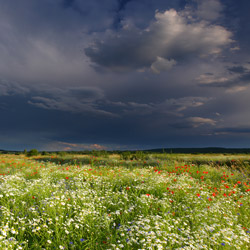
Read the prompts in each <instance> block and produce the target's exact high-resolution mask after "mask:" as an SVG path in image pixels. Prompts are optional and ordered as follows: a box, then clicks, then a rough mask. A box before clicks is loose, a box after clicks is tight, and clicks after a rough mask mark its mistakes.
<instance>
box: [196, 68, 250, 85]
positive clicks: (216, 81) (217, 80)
mask: <svg viewBox="0 0 250 250" xmlns="http://www.w3.org/2000/svg"><path fill="white" fill-rule="evenodd" d="M226 70H227V71H225V72H224V74H223V75H220V76H216V75H214V74H211V73H210V74H202V75H200V76H199V77H198V78H197V81H198V82H199V84H200V86H203V87H204V86H206V87H219V88H228V89H230V88H232V87H243V88H244V87H245V86H247V85H250V67H246V66H243V65H236V66H231V67H227V69H226Z"/></svg>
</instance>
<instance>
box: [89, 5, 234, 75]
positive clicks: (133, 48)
mask: <svg viewBox="0 0 250 250" xmlns="http://www.w3.org/2000/svg"><path fill="white" fill-rule="evenodd" d="M231 37H232V33H231V32H230V31H228V30H227V29H225V28H224V27H222V26H219V25H213V24H210V23H209V22H207V21H206V22H205V21H203V20H199V21H197V20H196V21H192V20H190V19H189V17H188V16H187V13H186V12H185V11H183V12H177V11H176V10H174V9H170V10H167V11H165V12H157V13H156V14H155V20H154V21H153V22H152V23H151V24H150V25H149V26H148V27H147V28H146V29H139V28H137V27H135V26H133V25H131V23H130V24H129V25H126V21H124V28H123V29H122V30H120V31H118V32H115V31H111V30H108V31H107V32H106V33H105V34H104V35H103V34H102V36H101V37H99V39H98V38H97V39H96V41H95V42H93V43H92V44H91V45H90V46H89V47H88V48H86V49H85V53H86V55H87V56H89V57H90V59H91V60H92V61H93V62H94V63H96V64H97V65H99V66H102V67H105V68H108V69H110V70H113V71H128V70H135V69H137V70H138V69H141V68H144V67H148V68H150V67H151V69H152V70H153V72H156V73H158V72H160V71H161V70H162V69H163V70H166V69H170V68H171V67H172V66H174V64H176V62H177V63H178V61H183V60H185V59H187V58H197V57H204V56H209V55H214V54H219V53H220V52H221V51H222V49H223V48H224V47H225V46H228V45H230V44H231V43H232V39H231Z"/></svg>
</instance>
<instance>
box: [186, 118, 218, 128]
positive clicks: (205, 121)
mask: <svg viewBox="0 0 250 250" xmlns="http://www.w3.org/2000/svg"><path fill="white" fill-rule="evenodd" d="M187 120H188V121H189V122H190V123H191V124H192V126H193V127H194V128H196V127H200V126H202V125H211V126H215V125H216V121H215V120H213V119H210V118H203V117H189V118H187Z"/></svg>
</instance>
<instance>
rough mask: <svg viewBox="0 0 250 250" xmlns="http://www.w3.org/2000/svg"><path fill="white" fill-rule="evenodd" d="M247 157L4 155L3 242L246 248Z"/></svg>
mask: <svg viewBox="0 0 250 250" xmlns="http://www.w3.org/2000/svg"><path fill="white" fill-rule="evenodd" d="M249 207H250V155H248V154H236V155H230V154H196V155H191V154H167V153H161V154H160V153H154V154H152V153H147V154H146V153H143V152H123V153H119V154H118V153H112V154H111V153H109V152H104V151H103V152H99V151H95V152H89V153H88V154H67V153H65V152H60V153H47V152H43V153H42V154H38V152H35V151H33V152H31V153H29V152H27V151H26V152H24V153H23V154H16V155H14V154H2V155H0V249H27V250H28V249H34V250H39V249H46V250H48V249H76V250H80V249H90V250H94V249H127V250H129V249H195V250H196V249H227V250H231V249H250V210H249Z"/></svg>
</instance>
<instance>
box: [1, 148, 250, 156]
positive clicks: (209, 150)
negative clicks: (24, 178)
mask: <svg viewBox="0 0 250 250" xmlns="http://www.w3.org/2000/svg"><path fill="white" fill-rule="evenodd" d="M142 152H143V154H153V153H157V154H159V153H167V154H249V153H250V148H219V147H207V148H157V149H147V150H123V151H117V150H116V151H106V150H92V151H88V150H85V151H38V150H37V149H31V150H29V151H27V150H26V149H25V150H24V151H12V150H0V154H16V155H19V154H25V155H27V156H34V155H38V154H40V155H52V154H57V155H60V156H64V155H75V154H78V155H93V156H105V155H106V156H108V155H111V154H121V155H124V157H125V156H126V154H127V155H129V154H136V155H137V156H139V155H140V154H141V153H142ZM125 158H126V157H125Z"/></svg>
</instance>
